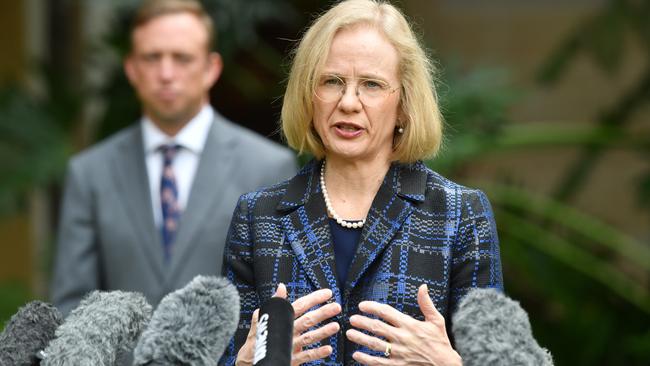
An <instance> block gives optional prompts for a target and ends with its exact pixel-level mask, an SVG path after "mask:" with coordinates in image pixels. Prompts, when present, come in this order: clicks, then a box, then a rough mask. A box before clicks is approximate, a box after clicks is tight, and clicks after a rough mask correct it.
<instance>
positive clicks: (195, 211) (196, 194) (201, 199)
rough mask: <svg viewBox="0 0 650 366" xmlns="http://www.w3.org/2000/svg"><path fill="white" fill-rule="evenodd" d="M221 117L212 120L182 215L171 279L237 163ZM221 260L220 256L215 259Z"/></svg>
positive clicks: (169, 276) (175, 245)
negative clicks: (233, 159)
mask: <svg viewBox="0 0 650 366" xmlns="http://www.w3.org/2000/svg"><path fill="white" fill-rule="evenodd" d="M220 122H221V121H220V120H219V118H218V117H216V118H215V120H214V121H213V123H212V126H211V128H210V132H209V134H208V137H207V139H206V142H205V146H204V147H203V152H202V153H201V158H200V161H199V165H198V166H197V170H196V175H195V176H194V181H193V183H192V188H191V190H190V195H189V197H188V201H187V206H186V207H185V210H184V212H183V215H182V216H181V221H180V226H179V228H178V233H177V236H176V240H175V241H174V244H173V247H174V249H173V253H172V261H171V270H170V271H168V273H167V280H168V281H172V280H173V279H174V278H175V275H176V272H177V271H179V270H180V269H181V268H182V266H183V265H184V264H185V263H186V261H185V259H186V257H187V256H188V255H189V253H190V251H191V248H192V242H193V241H194V240H195V236H196V235H198V234H199V230H198V228H199V227H201V225H202V223H203V221H204V220H209V219H210V217H209V212H210V211H211V209H212V208H213V207H214V206H215V205H219V204H221V203H220V202H215V201H216V200H217V198H218V197H219V193H220V192H221V191H222V190H223V187H224V185H225V184H226V180H227V179H228V177H229V176H230V175H231V169H233V168H234V167H235V166H234V164H232V163H231V161H232V157H231V154H232V149H230V148H229V145H230V142H231V140H232V135H230V134H228V131H227V129H225V128H223V126H222V125H221V123H220ZM215 260H218V259H215Z"/></svg>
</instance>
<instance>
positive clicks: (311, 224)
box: [278, 161, 342, 303]
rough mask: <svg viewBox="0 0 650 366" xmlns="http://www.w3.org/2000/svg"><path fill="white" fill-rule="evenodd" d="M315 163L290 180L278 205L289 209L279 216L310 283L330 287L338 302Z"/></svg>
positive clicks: (332, 254)
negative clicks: (286, 212) (285, 213)
mask: <svg viewBox="0 0 650 366" xmlns="http://www.w3.org/2000/svg"><path fill="white" fill-rule="evenodd" d="M319 166H320V165H319V162H316V161H312V162H311V163H309V164H307V166H305V168H303V169H302V171H301V172H300V173H298V175H297V176H296V177H294V178H293V179H292V180H291V181H290V183H289V186H288V188H287V193H286V194H285V197H284V198H283V199H282V200H281V201H280V204H279V205H278V209H279V210H292V211H291V212H290V213H288V214H287V215H284V216H283V217H282V226H283V229H284V234H285V239H286V242H287V243H289V244H290V245H291V248H292V249H293V251H294V253H295V255H296V258H297V259H298V262H300V265H301V266H302V268H303V269H304V271H305V273H306V274H307V276H308V277H309V279H310V280H311V281H312V283H313V285H314V286H315V287H316V288H318V289H321V288H329V289H331V290H332V293H333V294H334V298H335V299H336V301H337V302H339V303H342V301H341V295H342V294H341V292H340V289H339V286H338V282H337V276H336V267H335V263H334V245H333V243H332V236H331V233H330V227H329V221H328V217H327V210H326V208H325V201H324V200H323V197H322V194H321V191H320V186H319V184H318V182H319V179H318V172H319V169H318V167H319Z"/></svg>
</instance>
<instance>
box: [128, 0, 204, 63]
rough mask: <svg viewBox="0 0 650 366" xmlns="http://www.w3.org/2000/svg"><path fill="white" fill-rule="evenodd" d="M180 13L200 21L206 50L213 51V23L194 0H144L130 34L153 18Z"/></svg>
mask: <svg viewBox="0 0 650 366" xmlns="http://www.w3.org/2000/svg"><path fill="white" fill-rule="evenodd" d="M180 13H189V14H192V15H194V16H196V17H197V18H198V19H199V20H200V21H201V24H203V26H204V27H205V31H206V32H207V34H208V44H207V50H208V52H209V51H210V50H212V49H214V47H215V46H216V42H217V32H216V30H215V27H214V22H213V20H212V18H211V17H210V14H208V13H207V12H206V11H205V9H204V8H203V5H201V3H200V2H199V1H196V0H145V1H144V2H143V3H142V5H141V6H140V7H139V8H138V10H137V11H136V13H135V18H134V19H133V24H132V25H131V34H133V31H134V30H135V29H136V28H138V27H140V26H142V25H144V24H146V23H148V22H149V21H150V20H152V19H154V18H158V17H160V16H163V15H169V14H180Z"/></svg>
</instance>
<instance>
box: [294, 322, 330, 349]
mask: <svg viewBox="0 0 650 366" xmlns="http://www.w3.org/2000/svg"><path fill="white" fill-rule="evenodd" d="M339 328H340V326H339V323H335V322H332V323H328V324H325V325H324V326H322V327H320V328H318V329H315V330H312V331H309V332H305V333H303V334H301V335H300V336H298V337H294V338H293V346H294V348H296V347H298V348H300V349H302V348H304V347H307V346H309V345H312V344H314V343H316V342H320V341H322V340H323V339H325V338H327V337H331V336H333V335H334V334H336V332H338V331H339Z"/></svg>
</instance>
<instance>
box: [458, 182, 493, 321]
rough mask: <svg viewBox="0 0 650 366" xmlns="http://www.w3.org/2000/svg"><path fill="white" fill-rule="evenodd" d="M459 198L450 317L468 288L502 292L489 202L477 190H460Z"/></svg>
mask: <svg viewBox="0 0 650 366" xmlns="http://www.w3.org/2000/svg"><path fill="white" fill-rule="evenodd" d="M460 195H461V197H460V202H461V206H460V215H459V219H458V228H457V233H456V240H455V242H454V245H453V255H452V265H451V284H450V287H451V289H450V291H451V293H450V300H449V301H450V304H449V309H450V314H452V313H453V312H454V311H455V310H456V307H457V304H458V302H459V300H460V299H461V298H462V297H463V296H464V295H465V294H466V293H467V292H468V291H469V290H470V289H471V288H475V287H490V288H497V289H499V290H501V291H503V276H502V273H501V257H500V254H499V238H498V235H497V229H496V224H495V221H494V213H493V212H492V207H491V205H490V202H489V201H488V199H487V197H486V196H485V194H484V193H483V192H481V191H479V190H468V189H462V190H461V192H460Z"/></svg>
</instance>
